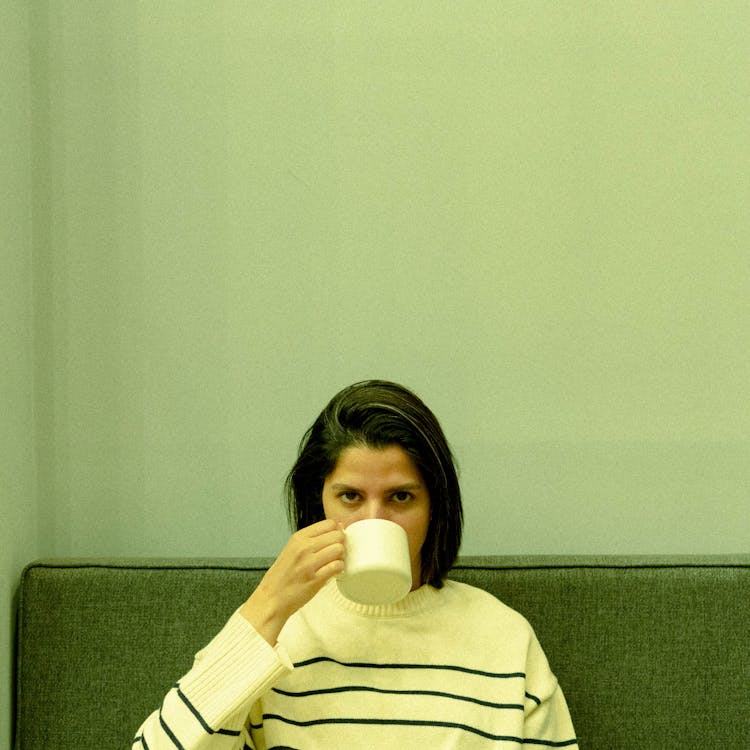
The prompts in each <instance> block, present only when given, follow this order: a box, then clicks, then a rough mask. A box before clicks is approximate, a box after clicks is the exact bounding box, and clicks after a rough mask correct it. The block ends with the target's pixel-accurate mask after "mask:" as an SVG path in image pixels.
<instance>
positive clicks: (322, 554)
mask: <svg viewBox="0 0 750 750" xmlns="http://www.w3.org/2000/svg"><path fill="white" fill-rule="evenodd" d="M345 554H346V547H345V545H344V544H343V543H341V542H334V543H333V544H329V545H328V546H327V547H324V548H323V549H321V550H319V551H318V552H316V553H315V557H314V560H315V568H316V574H317V571H319V570H320V569H321V568H324V567H325V566H326V565H328V564H329V563H331V562H334V561H335V560H339V561H341V562H342V563H343V562H344V557H345Z"/></svg>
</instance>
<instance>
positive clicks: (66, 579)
mask: <svg viewBox="0 0 750 750" xmlns="http://www.w3.org/2000/svg"><path fill="white" fill-rule="evenodd" d="M268 563H269V561H268V560H265V559H248V560H234V559H232V560H222V559H212V560H169V559H161V560H142V559H130V560H99V559H91V560H42V561H39V562H35V563H33V564H31V565H29V566H28V567H27V568H26V570H25V571H24V573H23V576H22V580H21V586H20V596H19V612H18V628H17V674H16V750H51V749H52V748H54V749H55V750H115V749H116V748H118V749H119V748H122V749H123V750H124V749H125V748H128V747H129V746H130V741H131V739H132V736H133V734H134V733H135V730H136V729H137V728H138V726H139V724H140V723H141V721H142V720H143V719H144V718H145V717H146V716H147V715H148V714H149V713H150V712H151V711H152V710H153V709H154V708H156V707H157V706H158V705H159V703H160V702H161V699H162V697H163V696H164V694H165V693H166V692H167V690H168V689H169V688H170V686H171V685H172V684H173V683H174V682H175V681H176V680H177V678H179V677H180V676H181V675H182V674H183V673H184V672H186V671H187V669H188V668H189V667H190V665H191V662H192V656H193V654H194V653H195V652H196V651H197V650H199V649H200V648H201V647H202V646H203V645H204V644H205V643H206V642H207V641H208V640H209V639H210V638H211V637H212V636H213V635H214V634H215V633H216V632H217V631H218V630H219V629H220V627H221V626H222V625H223V623H224V622H225V620H226V619H227V617H228V616H229V615H230V613H231V612H232V611H233V610H234V609H235V608H236V607H237V606H239V604H241V603H242V601H243V600H244V599H245V598H246V597H247V595H248V594H249V592H250V591H251V590H252V589H253V587H254V586H255V585H256V584H257V582H258V581H259V580H260V578H261V576H262V575H263V572H264V569H265V567H266V566H267V564H268ZM451 577H454V578H456V579H458V580H461V581H466V582H467V583H471V584H473V585H475V586H480V587H482V588H485V589H487V590H488V591H491V592H492V593H493V594H495V595H496V596H498V597H499V598H500V599H502V600H503V601H504V602H506V603H507V604H509V605H510V606H512V607H514V608H515V609H517V610H519V611H520V612H522V613H523V614H524V615H526V617H527V618H528V619H529V620H530V621H531V622H532V624H533V625H534V627H535V629H536V631H537V634H538V636H539V639H540V641H541V643H542V645H543V646H544V648H545V650H546V652H547V655H548V657H549V660H550V663H551V664H552V667H553V670H554V671H555V672H556V674H557V675H558V677H559V679H560V682H561V684H562V685H563V688H564V690H565V693H566V696H567V698H568V703H569V705H570V710H571V714H572V716H573V721H574V723H575V726H576V730H577V733H578V736H579V739H580V747H581V748H582V749H583V750H651V749H653V750H672V749H674V750H678V749H679V750H687V749H690V750H698V749H699V748H700V750H706V749H707V748H716V749H717V750H718V749H719V748H721V750H748V748H750V639H749V638H748V635H749V634H750V625H749V623H750V555H739V556H723V557H680V558H674V557H666V558H651V557H646V558H643V557H576V558H572V557H571V558H551V557H482V558H463V559H462V560H461V561H460V562H459V564H458V565H457V566H456V568H455V569H454V571H453V572H452V574H451ZM498 638H502V633H498ZM302 750H304V748H303V749H302ZM398 750H400V749H398Z"/></svg>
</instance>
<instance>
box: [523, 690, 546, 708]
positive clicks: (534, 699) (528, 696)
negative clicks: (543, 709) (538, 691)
mask: <svg viewBox="0 0 750 750" xmlns="http://www.w3.org/2000/svg"><path fill="white" fill-rule="evenodd" d="M524 695H525V696H526V697H527V698H528V699H529V700H532V701H534V703H536V705H537V706H541V705H542V700H541V698H537V697H536V696H535V695H532V694H531V693H524Z"/></svg>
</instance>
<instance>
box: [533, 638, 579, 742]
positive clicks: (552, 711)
mask: <svg viewBox="0 0 750 750" xmlns="http://www.w3.org/2000/svg"><path fill="white" fill-rule="evenodd" d="M524 739H526V740H531V741H535V744H540V745H543V746H545V745H546V746H547V747H565V748H571V750H577V748H578V741H577V739H576V735H575V730H574V729H573V722H572V721H571V718H570V712H569V711H568V704H567V702H566V700H565V696H564V695H563V692H562V689H561V688H560V685H559V684H558V682H557V678H556V677H555V675H554V674H552V672H551V670H550V668H549V664H548V662H547V657H546V656H545V655H544V651H542V647H541V646H540V645H539V641H537V639H536V637H535V636H533V635H532V638H531V641H530V643H529V652H528V655H527V662H526V702H525V709H524Z"/></svg>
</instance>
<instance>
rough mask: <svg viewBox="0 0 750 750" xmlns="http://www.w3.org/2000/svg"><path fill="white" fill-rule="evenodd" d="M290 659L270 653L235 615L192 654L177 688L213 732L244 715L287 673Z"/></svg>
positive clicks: (282, 653)
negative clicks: (231, 717) (214, 635)
mask: <svg viewBox="0 0 750 750" xmlns="http://www.w3.org/2000/svg"><path fill="white" fill-rule="evenodd" d="M293 668H294V667H293V666H292V664H291V662H290V660H289V657H288V656H287V655H286V652H285V651H284V650H283V649H282V648H281V647H278V646H277V647H276V648H273V647H272V646H270V645H269V643H268V642H267V641H266V640H265V639H264V638H263V637H262V636H261V635H259V634H258V632H257V631H256V630H255V628H253V626H252V625H251V624H250V623H249V622H248V621H247V620H246V619H245V618H244V617H243V616H242V615H241V614H239V612H235V613H234V614H233V615H232V616H231V617H230V618H229V620H228V622H227V624H226V625H225V626H224V627H223V628H222V630H221V631H220V632H219V633H218V635H216V637H215V638H214V639H213V640H212V641H211V642H210V643H209V644H208V646H206V648H205V649H203V650H202V651H201V652H200V653H199V654H197V655H196V659H195V664H194V665H193V668H192V669H191V670H190V672H188V673H187V674H186V675H185V677H183V679H182V680H180V689H181V690H182V692H183V693H184V694H185V695H186V696H187V697H188V699H189V700H190V703H191V704H192V705H193V707H194V708H195V709H196V710H197V711H198V712H199V713H200V715H201V716H202V717H203V719H204V720H205V721H206V723H207V724H208V725H209V726H210V727H211V728H213V729H218V728H221V727H222V726H223V724H224V722H225V721H226V719H227V718H228V717H229V716H232V715H237V714H238V713H242V712H243V711H245V712H246V713H249V711H250V707H251V706H252V704H253V703H254V702H255V701H256V700H257V699H258V698H260V697H261V696H262V695H263V694H264V693H266V692H267V691H268V690H269V689H270V688H271V687H272V686H273V685H274V684H275V683H276V682H277V681H278V680H279V679H280V678H281V676H282V675H284V674H286V673H287V672H289V671H291V670H292V669H293Z"/></svg>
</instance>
